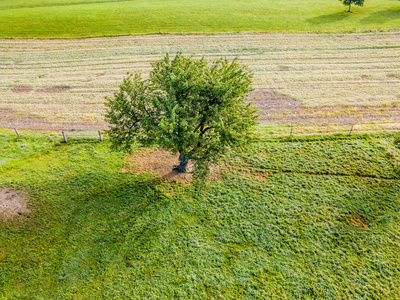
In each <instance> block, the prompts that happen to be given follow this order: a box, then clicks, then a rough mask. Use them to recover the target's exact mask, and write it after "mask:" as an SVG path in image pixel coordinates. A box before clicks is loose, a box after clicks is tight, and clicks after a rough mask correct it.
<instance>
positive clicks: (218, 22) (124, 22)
mask: <svg viewBox="0 0 400 300" xmlns="http://www.w3.org/2000/svg"><path fill="white" fill-rule="evenodd" d="M346 10H347V8H346V7H345V6H343V5H342V4H341V3H340V2H339V1H337V0H336V1H324V0H314V1H311V0H297V1H290V0H283V1H280V2H279V3H276V2H274V1H262V0H240V1H239V0H220V1H212V0H204V1H194V0H177V1H166V0H164V1H159V0H102V1H98V0H85V1H82V0H63V1H59V0H35V1H29V2H27V1H23V0H3V1H1V2H0V19H1V20H2V22H1V23H0V37H7V38H8V37H28V38H36V37H41V38H71V37H72V38H76V37H93V36H97V37H99V36H110V35H113V36H114V35H131V34H142V33H158V32H162V33H188V32H238V31H241V32H242V31H245V32H250V31H251V32H254V31H356V30H371V29H372V30H375V29H393V28H399V24H400V19H399V17H400V10H399V4H398V3H397V1H393V0H374V1H365V5H364V6H363V7H361V8H360V7H356V6H355V7H354V8H353V13H352V14H349V13H345V11H346Z"/></svg>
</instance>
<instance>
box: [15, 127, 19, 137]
mask: <svg viewBox="0 0 400 300" xmlns="http://www.w3.org/2000/svg"><path fill="white" fill-rule="evenodd" d="M14 130H15V133H16V134H17V135H18V137H20V136H19V134H18V131H17V128H14Z"/></svg>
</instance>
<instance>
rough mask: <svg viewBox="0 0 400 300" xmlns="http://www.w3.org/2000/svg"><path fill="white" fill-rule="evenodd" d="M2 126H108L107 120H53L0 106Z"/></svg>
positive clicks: (87, 128) (45, 127) (56, 127)
mask: <svg viewBox="0 0 400 300" xmlns="http://www.w3.org/2000/svg"><path fill="white" fill-rule="evenodd" d="M0 127H5V128H18V129H26V130H70V129H77V130H90V129H96V130H103V129H104V128H106V127H107V124H106V123H105V122H102V123H99V122H93V121H87V122H73V123H67V122H51V121H47V120H43V119H42V118H38V117H36V116H33V115H30V114H26V113H24V114H22V113H15V112H13V111H11V110H8V109H1V108H0Z"/></svg>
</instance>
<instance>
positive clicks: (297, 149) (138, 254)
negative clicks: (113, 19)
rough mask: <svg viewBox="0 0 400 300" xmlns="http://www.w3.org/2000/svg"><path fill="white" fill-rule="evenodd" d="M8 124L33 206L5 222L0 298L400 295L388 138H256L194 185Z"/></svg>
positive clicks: (9, 160) (394, 168) (397, 214)
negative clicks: (134, 168) (19, 130)
mask: <svg viewBox="0 0 400 300" xmlns="http://www.w3.org/2000/svg"><path fill="white" fill-rule="evenodd" d="M4 132H5V131H3V134H0V150H1V153H2V156H1V157H0V163H1V164H2V171H1V173H0V174H1V176H0V187H3V188H5V187H7V188H9V189H16V190H24V192H25V194H24V196H25V197H26V198H27V199H29V202H28V208H29V213H21V214H19V215H17V216H16V217H15V218H14V219H13V220H12V221H10V220H8V221H4V220H0V229H1V230H0V298H4V299H144V298H150V299H172V298H183V299H233V298H237V299H398V298H399V297H400V288H399V287H400V272H399V270H400V255H399V251H398V250H399V246H400V239H399V237H400V219H399V218H400V198H399V190H400V165H399V162H400V149H399V148H397V147H398V146H397V147H396V145H395V143H394V141H395V140H394V139H395V136H394V135H384V134H382V135H373V136H371V135H370V136H352V137H348V136H332V137H325V138H323V137H318V136H314V137H307V138H305V137H304V138H300V139H293V140H289V139H275V140H268V139H266V140H260V141H259V142H257V143H255V144H254V145H253V146H252V148H251V150H250V151H249V152H247V153H235V152H232V153H229V154H227V156H225V158H224V160H223V162H222V166H223V167H222V168H219V169H217V171H215V172H216V173H215V174H214V176H213V177H212V179H210V181H208V182H207V184H206V185H205V186H201V187H199V186H197V185H193V184H188V183H186V184H185V183H173V182H168V181H166V180H163V179H162V178H160V177H157V176H155V175H152V174H151V173H149V172H148V173H146V172H145V173H142V174H139V175H134V174H132V173H129V172H126V171H125V172H123V171H122V170H124V169H126V168H128V169H129V167H131V166H130V161H131V160H129V159H127V158H126V157H125V156H124V155H122V154H120V153H113V152H110V150H109V149H108V143H107V142H103V143H100V142H81V143H67V144H65V143H60V142H59V138H58V137H56V136H53V137H41V136H39V135H36V136H29V135H26V134H25V135H23V136H22V137H21V138H20V139H18V138H17V137H16V136H13V135H9V134H4ZM398 138H400V137H398Z"/></svg>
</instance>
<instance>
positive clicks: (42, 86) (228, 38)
mask: <svg viewBox="0 0 400 300" xmlns="http://www.w3.org/2000/svg"><path fill="white" fill-rule="evenodd" d="M339 4H340V3H339ZM399 41H400V32H399V31H386V32H369V33H351V34H343V33H334V34H312V33H302V34H288V33H269V34H224V35H185V36H179V35H152V36H135V37H115V38H107V39H81V40H1V42H0V59H1V64H0V117H1V118H0V126H3V127H9V128H13V127H17V128H36V129H37V128H40V129H46V128H48V129H52V128H53V129H54V128H57V129H60V128H64V129H70V128H74V127H75V128H77V129H79V128H82V127H84V126H86V127H93V126H97V127H98V128H99V129H101V128H103V127H104V126H106V125H105V124H104V122H103V115H104V106H103V103H104V97H105V96H111V95H112V94H113V92H114V91H116V90H117V88H118V85H119V84H120V83H121V82H122V78H123V77H124V76H126V73H127V72H141V73H142V74H143V76H147V74H148V73H149V71H150V70H151V63H152V62H154V61H156V60H158V59H160V58H161V57H163V56H164V55H165V53H166V52H169V53H171V54H173V53H177V52H178V51H180V52H183V53H184V54H185V55H195V56H196V57H201V56H205V57H206V58H207V59H208V60H210V61H211V60H215V59H218V58H221V57H226V58H228V59H233V58H235V57H239V60H240V62H241V63H243V64H246V65H248V66H249V68H250V70H252V71H253V72H254V84H253V86H254V88H255V89H256V95H255V96H256V97H257V98H256V103H255V105H256V106H257V107H258V108H259V109H260V114H261V123H262V124H269V123H278V124H288V123H290V124H302V123H306V124H310V123H316V124H364V123H371V122H375V123H377V124H388V125H387V127H390V126H391V127H392V128H396V126H397V125H396V124H399V123H400V93H399V89H398V87H399V86H400V73H399V72H400V71H399V70H400V61H399V59H398V58H399V57H400V43H399ZM49 122H50V123H49ZM54 124H56V125H54ZM57 124H58V125H57ZM85 124H88V125H85ZM93 124H95V125H93ZM384 126H386V125H384ZM382 128H385V127H381V129H382Z"/></svg>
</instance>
